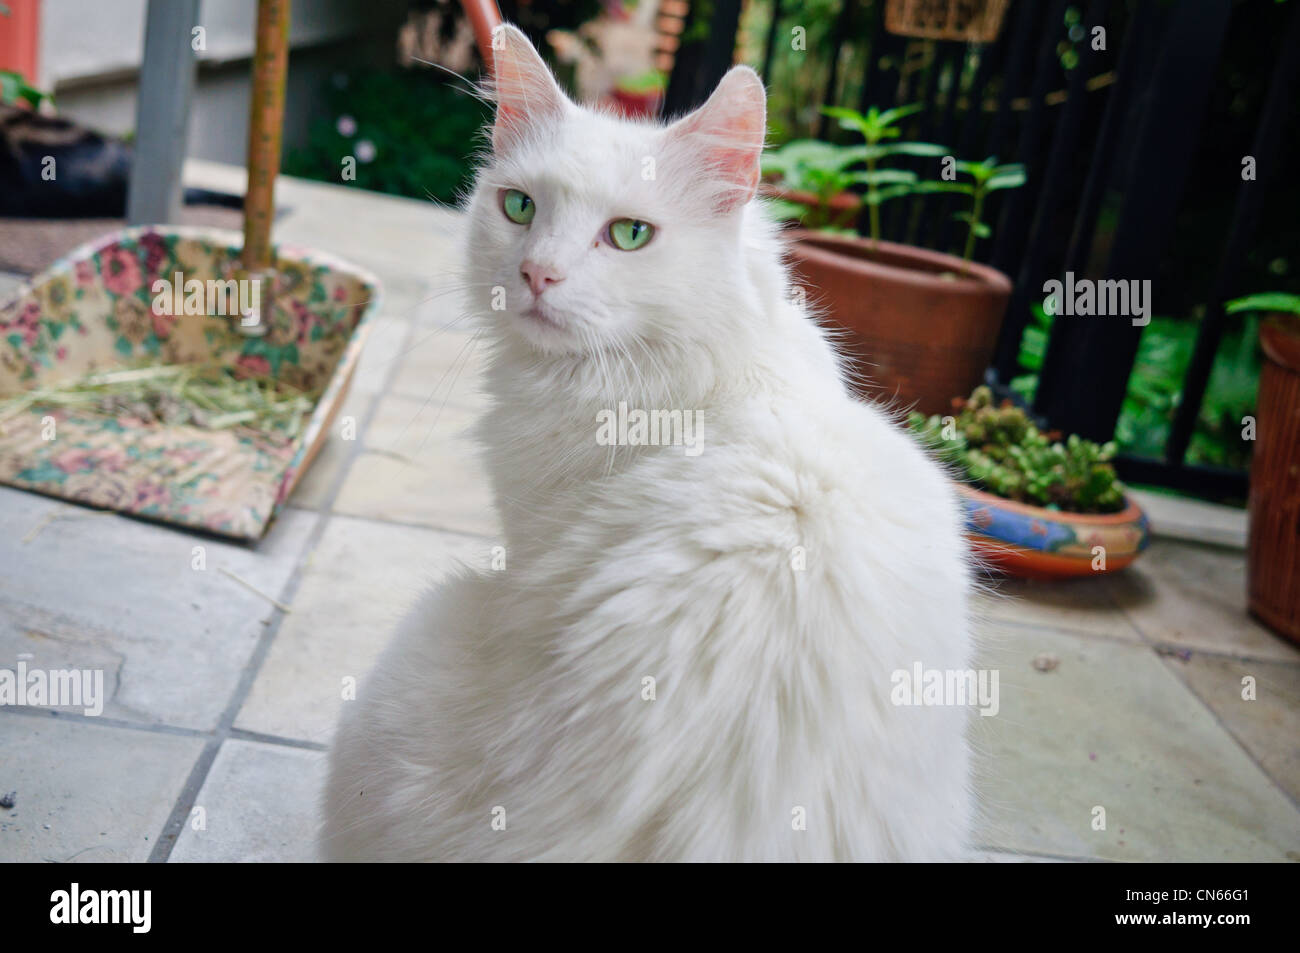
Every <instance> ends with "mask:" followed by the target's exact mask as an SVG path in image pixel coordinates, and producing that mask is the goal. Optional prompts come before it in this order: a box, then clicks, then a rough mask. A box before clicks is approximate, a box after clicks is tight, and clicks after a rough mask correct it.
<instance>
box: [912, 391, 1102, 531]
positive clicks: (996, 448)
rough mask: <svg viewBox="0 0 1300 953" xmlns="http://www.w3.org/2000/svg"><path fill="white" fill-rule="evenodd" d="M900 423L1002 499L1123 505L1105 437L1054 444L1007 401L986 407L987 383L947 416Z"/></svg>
mask: <svg viewBox="0 0 1300 953" xmlns="http://www.w3.org/2000/svg"><path fill="white" fill-rule="evenodd" d="M908 425H909V426H910V427H911V429H912V431H913V433H915V434H916V435H917V437H918V438H919V439H920V441H921V443H922V444H923V445H924V446H926V447H928V448H930V449H931V450H933V451H935V452H936V453H937V454H938V455H939V457H940V458H941V459H942V460H944V461H945V462H947V463H949V464H951V465H953V466H955V467H956V468H957V469H958V471H959V472H960V475H962V476H963V477H964V478H965V479H966V480H967V481H968V482H970V483H972V484H974V485H975V486H978V487H979V488H981V489H984V490H987V491H988V492H990V493H994V494H996V495H998V496H1001V497H1005V498H1006V499H1008V500H1016V501H1018V502H1021V503H1032V504H1034V505H1035V506H1044V507H1047V508H1048V509H1053V510H1065V511H1067V512H1071V513H1113V512H1115V511H1117V510H1120V509H1123V507H1124V488H1123V485H1122V484H1121V483H1120V482H1119V480H1118V478H1117V477H1116V475H1115V468H1114V467H1113V466H1111V464H1110V460H1111V458H1112V457H1113V456H1114V455H1115V444H1114V443H1113V442H1111V443H1107V444H1105V445H1102V446H1098V445H1097V444H1095V443H1093V442H1092V441H1090V440H1084V439H1082V438H1081V437H1079V436H1077V435H1074V434H1071V435H1070V436H1069V437H1068V438H1067V439H1066V440H1065V442H1064V443H1062V442H1061V441H1060V440H1059V439H1057V438H1056V435H1055V434H1045V433H1043V432H1042V431H1040V430H1039V429H1038V427H1037V426H1035V425H1034V422H1033V421H1032V420H1031V419H1030V418H1029V416H1028V415H1027V414H1026V413H1025V412H1024V411H1023V410H1022V409H1020V408H1019V407H1016V406H1014V405H1012V403H1011V402H1010V401H1004V402H1003V403H1002V406H1000V407H997V406H994V404H993V395H992V392H990V390H989V389H988V388H987V387H977V388H975V391H974V392H973V393H972V394H971V396H970V399H969V400H965V401H961V402H960V407H959V408H958V409H957V412H956V413H955V414H954V415H953V416H952V417H950V418H947V417H940V416H939V415H937V414H936V415H934V416H932V417H929V418H926V417H925V416H924V415H923V414H919V413H913V414H912V415H911V416H910V417H909V418H908Z"/></svg>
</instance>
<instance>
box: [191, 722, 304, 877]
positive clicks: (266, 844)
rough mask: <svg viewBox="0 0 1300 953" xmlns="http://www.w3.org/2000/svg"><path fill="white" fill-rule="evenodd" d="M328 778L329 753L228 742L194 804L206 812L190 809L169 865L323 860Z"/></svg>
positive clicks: (231, 740) (244, 742)
mask: <svg viewBox="0 0 1300 953" xmlns="http://www.w3.org/2000/svg"><path fill="white" fill-rule="evenodd" d="M325 773H326V755H325V753H324V752H322V751H308V750H304V749H302V748H288V747H285V746H283V745H266V744H259V743H257V742H250V741H242V740H238V739H229V740H227V741H226V742H225V743H224V744H222V746H221V750H220V751H219V752H217V757H216V760H215V761H214V762H213V763H212V770H211V771H209V772H208V777H207V780H205V781H204V782H203V787H202V788H200V789H199V793H198V796H197V797H196V798H195V800H194V807H195V808H196V809H199V808H201V809H202V810H201V812H200V813H196V812H195V811H191V812H190V819H189V820H188V821H187V823H186V824H185V826H184V827H183V828H182V829H181V834H180V836H179V837H178V838H177V839H176V846H175V847H174V848H172V853H171V857H170V858H169V860H171V861H172V862H173V863H185V862H204V863H297V862H303V861H312V860H316V859H317V857H316V837H317V833H318V832H319V830H320V823H321V822H320V808H319V798H320V793H321V790H322V789H323V788H324V786H325ZM196 828H198V829H196Z"/></svg>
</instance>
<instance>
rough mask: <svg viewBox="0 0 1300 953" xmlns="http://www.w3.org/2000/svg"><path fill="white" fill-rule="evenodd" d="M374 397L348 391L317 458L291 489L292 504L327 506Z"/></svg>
mask: <svg viewBox="0 0 1300 953" xmlns="http://www.w3.org/2000/svg"><path fill="white" fill-rule="evenodd" d="M376 400H378V395H377V394H374V393H366V392H365V391H362V390H355V389H354V390H350V391H348V395H347V397H345V398H344V399H343V406H342V407H340V408H339V412H338V416H337V417H335V418H334V422H333V423H332V424H331V425H330V429H329V433H328V434H327V435H326V437H325V443H324V444H322V445H321V448H320V451H319V452H318V453H317V454H316V459H315V460H313V461H312V464H311V466H310V467H308V468H307V472H306V473H304V474H303V475H302V478H301V479H300V480H299V481H298V485H297V486H296V487H294V488H293V494H292V495H291V496H290V497H289V502H290V503H291V504H292V505H293V506H301V507H303V508H304V509H309V510H318V509H321V508H322V507H324V506H325V505H326V503H327V502H328V501H329V494H330V493H331V492H332V491H333V489H334V482H335V480H337V479H338V475H339V473H340V472H342V470H343V469H344V467H346V466H347V465H348V461H349V460H351V459H352V451H353V450H354V449H355V448H356V446H357V441H359V440H360V439H361V430H362V427H363V425H364V424H365V421H366V417H367V416H368V415H369V413H370V408H371V407H373V406H374V404H375V401H376Z"/></svg>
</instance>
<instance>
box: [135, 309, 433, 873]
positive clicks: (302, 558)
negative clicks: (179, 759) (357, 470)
mask: <svg viewBox="0 0 1300 953" xmlns="http://www.w3.org/2000/svg"><path fill="white" fill-rule="evenodd" d="M412 333H414V328H413V326H412V327H408V328H407V332H406V338H405V340H403V342H402V343H403V345H404V346H405V345H406V344H407V343H409V340H410V336H411V334H412ZM404 363H405V355H403V358H402V360H401V361H398V362H397V363H396V366H395V367H394V368H393V371H392V373H391V374H390V376H389V377H388V379H387V380H386V381H385V382H384V386H383V387H381V388H380V389H379V391H378V392H377V393H376V394H375V398H374V400H373V401H372V402H371V405H370V407H369V408H367V410H366V415H365V421H364V422H363V424H362V426H361V427H360V428H359V433H358V436H360V434H364V433H365V432H366V429H367V428H368V427H369V426H370V425H371V423H373V421H374V417H375V415H376V413H377V412H378V410H379V404H380V401H381V399H382V398H383V396H384V395H385V394H386V393H387V392H388V389H389V387H390V386H391V385H392V382H393V379H394V378H395V377H396V375H397V374H398V373H399V372H400V370H401V367H402V364H404ZM363 444H364V441H363V440H355V441H353V446H352V447H351V448H350V449H349V451H348V454H347V457H346V458H345V459H344V460H343V461H342V464H341V465H340V467H339V471H338V473H336V474H335V475H334V478H333V480H332V482H331V484H330V487H329V490H328V492H327V493H326V494H325V498H324V503H323V505H322V507H321V509H320V510H319V511H317V519H316V523H315V525H314V526H312V528H311V532H310V533H308V534H307V539H306V541H305V542H304V543H303V546H302V549H301V550H300V551H299V553H298V558H297V560H296V562H295V565H294V568H293V572H292V573H291V574H290V576H289V580H288V581H287V582H286V583H285V585H284V587H283V589H282V591H281V592H280V593H279V599H280V601H281V602H283V603H285V604H286V605H289V606H292V605H293V597H294V596H295V595H296V594H297V592H298V588H299V586H301V584H302V580H303V576H304V575H305V573H306V569H307V566H308V563H309V560H310V558H311V555H312V553H314V552H315V551H316V547H317V546H318V545H319V544H320V540H321V537H322V536H324V534H325V528H326V526H328V524H329V521H330V518H331V516H332V515H333V514H332V513H331V510H332V509H333V506H334V501H335V499H336V498H337V497H338V495H339V492H340V490H342V488H343V482H344V480H346V479H347V475H348V471H349V470H350V469H351V467H352V464H353V463H354V462H355V461H356V459H357V457H358V456H360V454H361V449H362V445H363ZM284 617H285V613H284V612H283V611H281V610H280V609H275V610H274V613H273V615H272V617H271V621H270V624H269V625H267V626H266V628H265V630H264V631H263V632H262V634H261V636H259V638H258V642H257V646H256V647H255V648H254V650H253V654H252V655H251V656H250V657H249V659H248V661H247V662H246V663H245V665H244V669H243V671H242V672H241V673H240V678H239V682H238V684H237V685H236V686H235V690H234V692H233V693H232V694H231V696H230V700H229V701H228V702H227V704H226V708H225V710H224V711H223V712H222V715H221V718H220V719H219V720H218V722H217V728H216V730H215V731H214V732H213V735H212V739H211V740H210V741H209V742H208V743H207V745H205V746H204V749H203V751H202V752H201V753H200V754H199V757H198V759H197V760H196V761H195V763H194V767H193V768H192V769H191V771H190V774H189V777H188V778H187V779H186V782H185V786H184V787H183V788H182V789H181V793H180V796H179V797H178V798H177V799H176V803H175V804H174V805H173V806H172V810H171V813H170V814H169V815H168V817H167V821H166V822H165V823H164V824H163V828H162V830H161V831H160V832H159V834H158V838H157V840H156V841H155V842H154V848H153V850H152V851H151V852H150V854H149V862H150V863H166V862H167V860H168V859H169V858H170V857H171V853H172V850H173V849H174V848H175V846H176V842H177V840H178V839H179V838H180V835H181V831H182V830H183V829H184V826H185V822H186V820H188V818H189V816H190V811H191V810H192V809H193V807H194V802H195V800H196V799H197V798H198V795H199V791H200V790H201V789H202V787H203V784H204V782H205V781H207V778H208V775H209V773H210V772H211V770H212V764H213V762H214V761H215V760H216V757H217V752H218V751H219V750H220V748H221V745H222V743H223V742H224V741H225V740H226V738H229V737H234V736H235V732H236V731H237V730H238V729H236V728H235V727H234V724H235V719H236V718H237V717H239V711H240V709H241V708H243V706H244V702H245V701H246V700H247V698H248V693H249V692H250V691H251V690H252V688H253V683H254V682H255V681H256V680H257V676H258V674H259V673H260V672H261V670H262V666H263V664H265V662H266V657H267V655H269V654H270V651H271V644H272V643H273V642H274V641H275V637H276V635H278V634H279V631H280V626H281V625H282V624H283V622H284Z"/></svg>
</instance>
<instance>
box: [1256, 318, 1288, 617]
mask: <svg viewBox="0 0 1300 953" xmlns="http://www.w3.org/2000/svg"><path fill="white" fill-rule="evenodd" d="M1259 339H1260V344H1261V345H1263V349H1264V357H1265V358H1266V360H1265V361H1264V367H1263V370H1262V371H1261V372H1260V377H1259V400H1258V403H1257V407H1256V412H1255V418H1256V422H1257V429H1256V432H1255V453H1254V458H1253V459H1252V461H1251V465H1250V545H1249V549H1248V552H1247V563H1246V577H1247V579H1248V587H1249V605H1250V611H1251V614H1252V615H1254V616H1255V617H1256V618H1257V619H1259V620H1260V621H1261V622H1263V623H1264V624H1265V625H1267V626H1268V627H1269V628H1271V629H1273V630H1274V631H1275V632H1278V633H1279V634H1281V635H1284V636H1286V637H1287V638H1288V639H1291V640H1292V641H1293V642H1300V333H1296V332H1294V331H1288V330H1285V329H1283V328H1281V327H1277V326H1274V325H1272V324H1270V323H1267V322H1266V323H1264V324H1263V325H1262V326H1261V327H1260V330H1259Z"/></svg>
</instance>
